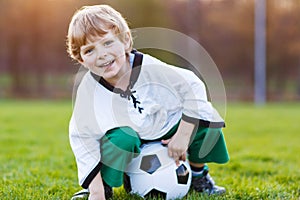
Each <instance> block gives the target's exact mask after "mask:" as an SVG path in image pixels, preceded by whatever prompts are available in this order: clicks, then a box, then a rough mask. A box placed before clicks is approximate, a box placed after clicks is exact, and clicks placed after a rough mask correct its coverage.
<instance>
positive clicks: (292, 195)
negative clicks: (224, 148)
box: [0, 100, 300, 200]
mask: <svg viewBox="0 0 300 200" xmlns="http://www.w3.org/2000/svg"><path fill="white" fill-rule="evenodd" d="M71 112H72V106H71V102H68V101H64V102H61V101H56V102H55V101H44V102H43V101H4V100H2V101H0V152H1V153H0V177H1V179H0V199H3V200H11V199H20V200H24V199H70V197H71V196H72V194H73V193H74V192H76V191H77V190H79V189H80V187H79V186H78V184H77V171H76V164H75V161H74V157H73V154H72V151H71V148H70V146H69V141H68V120H69V118H70V115H71ZM226 122H227V127H226V128H225V129H224V133H225V137H226V140H227V145H228V149H229V152H230V156H231V160H230V162H229V163H228V164H225V165H217V164H210V168H211V175H212V176H213V177H214V179H215V181H216V182H217V183H218V184H220V185H222V186H225V187H226V188H227V191H228V192H227V194H226V195H224V196H221V197H210V199H300V186H299V183H300V170H299V166H300V156H299V154H300V133H299V131H300V104H271V105H267V106H264V107H255V106H253V105H250V104H232V105H229V106H228V107H227V116H226ZM115 193H116V195H115V198H114V199H120V200H123V199H140V198H138V197H133V196H129V195H127V194H126V193H125V192H124V190H123V189H122V188H118V189H116V190H115ZM185 199H186V200H196V199H208V197H207V196H205V195H199V194H195V193H193V192H190V193H189V195H188V196H187V197H186V198H185Z"/></svg>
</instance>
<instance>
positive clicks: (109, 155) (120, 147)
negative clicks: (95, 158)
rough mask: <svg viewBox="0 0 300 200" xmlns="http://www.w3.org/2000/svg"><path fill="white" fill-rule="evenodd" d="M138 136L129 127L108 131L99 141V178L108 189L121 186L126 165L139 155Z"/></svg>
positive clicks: (139, 143)
mask: <svg viewBox="0 0 300 200" xmlns="http://www.w3.org/2000/svg"><path fill="white" fill-rule="evenodd" d="M140 145H141V142H140V139H139V137H138V134H137V133H136V132H135V131H134V130H133V129H131V128H129V127H121V128H115V129H112V130H110V131H108V132H107V133H106V134H105V136H104V137H103V138H102V139H101V162H102V167H101V170H100V171H101V176H102V179H103V180H104V182H105V183H106V184H107V185H109V186H110V187H119V186H121V185H122V184H123V173H124V171H125V169H126V167H127V164H128V163H129V162H130V161H131V160H132V158H134V157H136V156H137V155H138V154H139V153H140V148H139V147H140Z"/></svg>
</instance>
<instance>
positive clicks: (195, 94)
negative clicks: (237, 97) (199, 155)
mask: <svg viewBox="0 0 300 200" xmlns="http://www.w3.org/2000/svg"><path fill="white" fill-rule="evenodd" d="M180 71H181V72H180V75H181V77H182V83H181V85H180V90H178V91H180V96H181V98H182V106H183V114H182V119H183V120H185V121H187V122H198V123H199V125H200V126H204V127H213V128H221V127H224V126H225V123H224V120H223V119H222V117H221V116H220V115H219V113H218V111H217V110H216V109H215V108H214V107H213V105H212V103H211V102H209V101H208V97H207V92H206V86H205V84H204V83H203V82H202V80H200V79H199V78H198V77H197V76H196V75H195V74H194V73H193V72H192V71H189V70H185V69H180Z"/></svg>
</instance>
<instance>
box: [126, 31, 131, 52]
mask: <svg viewBox="0 0 300 200" xmlns="http://www.w3.org/2000/svg"><path fill="white" fill-rule="evenodd" d="M130 42H131V40H130V33H129V32H126V33H125V49H126V50H127V49H129V48H130Z"/></svg>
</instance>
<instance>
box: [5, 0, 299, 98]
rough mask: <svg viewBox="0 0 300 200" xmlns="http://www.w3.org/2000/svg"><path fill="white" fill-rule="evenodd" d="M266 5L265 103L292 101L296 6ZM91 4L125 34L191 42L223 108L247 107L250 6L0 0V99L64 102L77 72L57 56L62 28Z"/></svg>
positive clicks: (61, 52)
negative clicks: (127, 30)
mask: <svg viewBox="0 0 300 200" xmlns="http://www.w3.org/2000/svg"><path fill="white" fill-rule="evenodd" d="M266 1H267V27H266V28H267V86H268V88H267V92H268V94H267V96H268V100H269V101H282V100H297V99H299V96H300V95H299V94H300V80H299V79H300V55H299V54H300V53H299V52H300V37H299V35H300V24H299V23H300V12H299V9H300V2H299V1H298V0H284V1H282V0H266ZM99 3H106V4H110V5H112V6H113V7H115V8H116V9H117V10H119V11H120V12H121V13H122V14H123V15H124V17H126V19H127V20H128V22H129V24H130V27H131V28H138V27H147V26H155V27H165V28H170V29H174V30H177V31H180V32H182V33H185V34H187V35H189V36H190V37H192V38H194V39H195V40H197V41H198V42H199V43H200V44H201V45H203V47H204V48H205V49H206V50H207V51H208V53H209V54H210V55H211V57H212V58H213V60H214V61H215V62H216V64H217V66H218V68H219V70H220V72H221V74H222V76H223V79H224V82H225V87H226V89H227V96H228V98H229V100H246V101H252V99H253V74H254V73H253V65H254V61H253V55H254V46H253V43H254V39H253V36H254V0H165V1H159V0H149V1H140V0H130V1H121V0H110V1H108V0H106V1H105V0H85V1H81V0H65V1H59V0H39V1H38V0H26V1H22V0H10V1H8V0H2V1H0V44H1V45H0V98H1V97H31V98H32V97H36V98H68V97H70V91H71V88H72V74H75V73H76V72H77V70H78V65H75V64H74V62H72V61H71V59H70V58H68V56H67V54H66V51H65V49H66V46H65V36H66V33H67V28H68V23H69V20H70V18H71V16H72V14H73V13H74V11H75V10H77V9H78V8H80V7H81V6H83V5H92V4H99ZM165 60H167V61H168V58H166V59H165Z"/></svg>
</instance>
